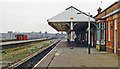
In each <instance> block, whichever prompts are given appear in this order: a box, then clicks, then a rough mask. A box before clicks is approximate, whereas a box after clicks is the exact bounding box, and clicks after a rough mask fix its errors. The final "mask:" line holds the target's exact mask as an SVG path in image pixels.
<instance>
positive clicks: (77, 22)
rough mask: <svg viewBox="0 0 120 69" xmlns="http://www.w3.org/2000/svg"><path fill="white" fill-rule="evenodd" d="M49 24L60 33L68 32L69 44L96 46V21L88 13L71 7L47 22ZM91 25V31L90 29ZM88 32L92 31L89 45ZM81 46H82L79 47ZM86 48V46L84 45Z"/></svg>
mask: <svg viewBox="0 0 120 69" xmlns="http://www.w3.org/2000/svg"><path fill="white" fill-rule="evenodd" d="M47 21H48V24H49V25H50V26H51V27H53V28H54V29H56V30H57V31H58V32H66V33H67V40H68V43H70V44H71V46H73V45H72V43H73V42H75V43H84V44H86V46H88V45H91V46H95V45H94V44H95V43H94V40H95V37H94V35H95V33H94V32H95V19H94V18H93V17H91V16H90V15H89V14H88V13H85V12H82V11H80V10H79V9H77V8H75V7H73V6H70V7H68V8H67V9H65V10H64V11H63V12H61V13H59V14H58V15H56V16H54V17H52V18H50V19H48V20H47ZM88 23H89V24H90V29H89V28H88ZM88 31H90V36H89V37H91V39H90V41H91V42H90V43H89V44H88V40H89V39H88V38H89V37H88ZM79 46H80V45H79ZM84 46H85V45H84Z"/></svg>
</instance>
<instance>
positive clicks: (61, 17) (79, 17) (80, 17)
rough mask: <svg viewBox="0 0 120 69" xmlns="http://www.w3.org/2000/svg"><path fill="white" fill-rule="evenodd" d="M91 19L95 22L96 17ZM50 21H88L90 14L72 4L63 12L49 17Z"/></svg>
mask: <svg viewBox="0 0 120 69" xmlns="http://www.w3.org/2000/svg"><path fill="white" fill-rule="evenodd" d="M78 13H80V14H78ZM71 18H73V19H71ZM90 21H91V22H94V21H95V19H94V18H92V17H90ZM48 22H88V15H87V14H86V13H84V12H82V11H80V10H78V9H77V8H75V7H73V6H71V7H69V8H67V9H66V10H65V11H63V12H62V13H60V14H58V15H56V16H54V17H52V18H50V19H48Z"/></svg>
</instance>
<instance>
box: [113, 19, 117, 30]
mask: <svg viewBox="0 0 120 69" xmlns="http://www.w3.org/2000/svg"><path fill="white" fill-rule="evenodd" d="M114 27H115V30H117V19H115V20H114Z"/></svg>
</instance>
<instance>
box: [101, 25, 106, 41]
mask: <svg viewBox="0 0 120 69" xmlns="http://www.w3.org/2000/svg"><path fill="white" fill-rule="evenodd" d="M104 28H105V23H101V40H104V36H105V35H104V33H105V31H104V30H105V29H104Z"/></svg>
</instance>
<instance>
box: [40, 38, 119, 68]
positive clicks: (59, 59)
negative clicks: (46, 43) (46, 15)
mask: <svg viewBox="0 0 120 69" xmlns="http://www.w3.org/2000/svg"><path fill="white" fill-rule="evenodd" d="M53 52H54V53H52V52H51V53H52V54H53V55H54V56H52V60H51V61H50V62H48V63H49V65H48V68H49V67H50V68H51V67H118V56H117V55H116V54H114V53H108V52H99V51H97V50H96V49H95V48H91V54H88V48H87V47H81V46H80V47H79V46H77V47H76V46H75V47H74V48H73V49H70V45H69V44H68V43H67V41H65V40H63V41H61V42H60V43H59V44H58V45H57V47H56V48H55V49H54V50H53ZM49 55H50V54H49ZM44 60H45V61H47V60H50V59H49V56H48V57H46V58H45V59H44ZM44 60H43V61H42V62H45V61H44ZM41 65H42V64H41ZM39 66H40V65H39Z"/></svg>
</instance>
